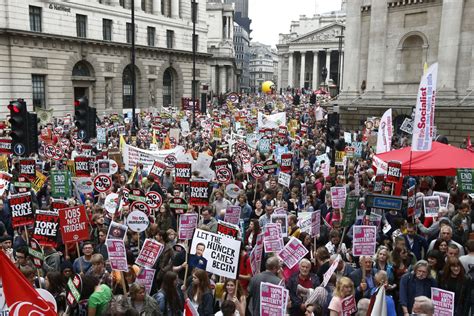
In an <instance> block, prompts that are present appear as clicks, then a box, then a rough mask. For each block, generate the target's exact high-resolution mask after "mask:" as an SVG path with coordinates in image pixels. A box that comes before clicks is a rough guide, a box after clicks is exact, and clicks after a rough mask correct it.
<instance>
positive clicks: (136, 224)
mask: <svg viewBox="0 0 474 316" xmlns="http://www.w3.org/2000/svg"><path fill="white" fill-rule="evenodd" d="M126 223H127V226H128V228H130V230H131V231H133V232H136V233H141V232H144V231H145V230H146V229H147V228H148V225H150V220H149V219H148V216H147V215H146V214H145V213H144V212H142V211H133V212H130V213H129V214H128V216H127V221H126Z"/></svg>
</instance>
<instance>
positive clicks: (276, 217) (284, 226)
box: [270, 212, 288, 237]
mask: <svg viewBox="0 0 474 316" xmlns="http://www.w3.org/2000/svg"><path fill="white" fill-rule="evenodd" d="M270 221H271V222H272V223H275V224H278V225H279V226H280V227H281V237H286V236H288V215H287V214H286V212H285V213H284V214H279V213H277V214H275V213H273V214H272V215H271V217H270Z"/></svg>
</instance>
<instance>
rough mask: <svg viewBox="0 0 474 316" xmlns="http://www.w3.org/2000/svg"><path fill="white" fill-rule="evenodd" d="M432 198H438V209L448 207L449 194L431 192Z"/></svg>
mask: <svg viewBox="0 0 474 316" xmlns="http://www.w3.org/2000/svg"><path fill="white" fill-rule="evenodd" d="M433 196H439V207H448V205H449V193H447V192H438V191H433Z"/></svg>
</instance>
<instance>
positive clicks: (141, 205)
mask: <svg viewBox="0 0 474 316" xmlns="http://www.w3.org/2000/svg"><path fill="white" fill-rule="evenodd" d="M134 211H140V212H144V213H145V214H146V215H150V208H149V207H148V205H147V204H146V203H145V202H141V201H134V202H133V203H132V205H130V212H134Z"/></svg>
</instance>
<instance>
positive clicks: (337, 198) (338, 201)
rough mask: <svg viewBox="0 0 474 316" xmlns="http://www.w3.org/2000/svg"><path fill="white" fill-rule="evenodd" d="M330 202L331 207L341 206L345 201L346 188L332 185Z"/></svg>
mask: <svg viewBox="0 0 474 316" xmlns="http://www.w3.org/2000/svg"><path fill="white" fill-rule="evenodd" d="M331 202H332V207H333V208H339V209H340V208H343V207H344V205H345V203H346V188H345V187H332V188H331Z"/></svg>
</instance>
